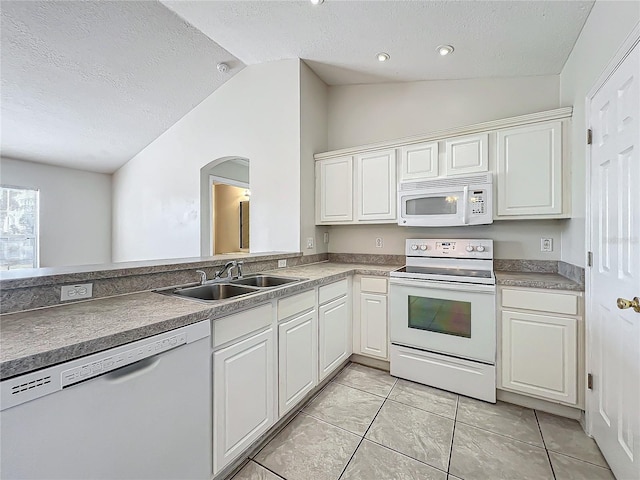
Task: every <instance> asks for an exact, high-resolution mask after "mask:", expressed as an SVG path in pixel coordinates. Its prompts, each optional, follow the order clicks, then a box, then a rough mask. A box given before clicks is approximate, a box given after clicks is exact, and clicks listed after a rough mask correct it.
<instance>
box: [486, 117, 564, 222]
mask: <svg viewBox="0 0 640 480" xmlns="http://www.w3.org/2000/svg"><path fill="white" fill-rule="evenodd" d="M497 175H498V182H497V187H496V190H497V196H498V200H497V201H498V204H497V206H498V209H497V212H498V215H554V214H560V213H562V123H561V122H559V121H555V122H543V123H538V124H534V125H527V126H524V127H516V128H509V129H506V130H501V131H499V132H498V173H497Z"/></svg>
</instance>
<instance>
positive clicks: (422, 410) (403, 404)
mask: <svg viewBox="0 0 640 480" xmlns="http://www.w3.org/2000/svg"><path fill="white" fill-rule="evenodd" d="M387 400H389V401H390V402H393V403H397V404H398V405H402V406H403V407H409V408H413V409H415V410H420V411H421V412H424V413H428V414H430V415H435V416H436V417H440V418H446V419H447V420H453V421H454V422H455V413H454V416H453V418H451V417H447V416H446V415H442V414H441V413H436V412H432V411H431V410H425V409H424V408H420V407H416V406H414V405H409V404H408V403H404V402H399V401H398V400H396V399H394V398H387ZM456 408H457V406H456ZM462 423H464V422H462Z"/></svg>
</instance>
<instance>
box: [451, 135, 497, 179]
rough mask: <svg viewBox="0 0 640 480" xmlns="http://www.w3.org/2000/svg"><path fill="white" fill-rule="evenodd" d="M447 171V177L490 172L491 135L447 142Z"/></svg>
mask: <svg viewBox="0 0 640 480" xmlns="http://www.w3.org/2000/svg"><path fill="white" fill-rule="evenodd" d="M445 169H446V172H445V175H447V176H449V175H463V174H465V175H466V174H469V173H478V172H487V171H489V134H488V133H481V134H478V135H466V136H464V137H455V138H451V139H449V140H446V141H445Z"/></svg>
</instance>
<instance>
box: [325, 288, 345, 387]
mask: <svg viewBox="0 0 640 480" xmlns="http://www.w3.org/2000/svg"><path fill="white" fill-rule="evenodd" d="M318 331H319V352H320V367H319V381H322V380H323V379H324V378H326V377H327V376H328V375H329V374H330V373H331V372H332V371H333V370H335V369H336V368H337V367H338V366H339V365H340V364H341V363H342V362H344V361H345V360H346V359H347V358H349V356H350V355H351V350H352V348H351V312H350V309H349V299H348V297H347V296H346V295H345V296H342V297H340V298H338V299H336V300H332V301H330V302H329V303H326V304H325V305H321V306H320V308H319V309H318Z"/></svg>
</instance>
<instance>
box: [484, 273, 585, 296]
mask: <svg viewBox="0 0 640 480" xmlns="http://www.w3.org/2000/svg"><path fill="white" fill-rule="evenodd" d="M495 274H496V283H497V284H498V285H503V286H510V287H529V288H546V289H550V290H571V291H575V292H583V291H584V285H581V284H579V283H577V282H574V281H573V280H570V279H568V278H567V277H564V276H562V275H560V274H559V273H541V272H501V271H496V272H495Z"/></svg>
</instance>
